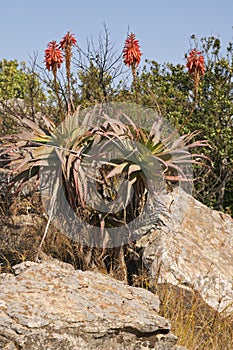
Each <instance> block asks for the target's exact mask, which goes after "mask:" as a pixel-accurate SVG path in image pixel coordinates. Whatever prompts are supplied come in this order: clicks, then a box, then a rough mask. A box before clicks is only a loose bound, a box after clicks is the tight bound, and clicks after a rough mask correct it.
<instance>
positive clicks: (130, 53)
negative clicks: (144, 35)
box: [123, 33, 142, 68]
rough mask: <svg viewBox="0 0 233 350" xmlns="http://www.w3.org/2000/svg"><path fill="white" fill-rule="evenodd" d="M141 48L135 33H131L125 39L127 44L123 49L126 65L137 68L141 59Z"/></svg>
mask: <svg viewBox="0 0 233 350" xmlns="http://www.w3.org/2000/svg"><path fill="white" fill-rule="evenodd" d="M141 56H142V53H141V50H140V45H139V43H138V40H136V37H135V34H133V33H131V34H129V35H128V36H127V38H126V40H125V46H124V50H123V59H124V63H125V65H127V66H129V67H134V68H136V67H137V66H138V65H139V63H140V60H141Z"/></svg>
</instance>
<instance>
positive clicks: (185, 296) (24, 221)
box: [0, 197, 233, 350]
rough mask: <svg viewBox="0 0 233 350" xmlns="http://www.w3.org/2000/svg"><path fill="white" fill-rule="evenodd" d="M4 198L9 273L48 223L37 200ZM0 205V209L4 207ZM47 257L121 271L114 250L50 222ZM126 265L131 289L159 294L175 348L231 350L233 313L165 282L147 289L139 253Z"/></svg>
mask: <svg viewBox="0 0 233 350" xmlns="http://www.w3.org/2000/svg"><path fill="white" fill-rule="evenodd" d="M8 200H9V201H8V206H6V198H4V200H3V199H2V201H1V203H0V210H1V211H0V220H1V233H0V234H1V246H0V264H1V266H2V272H12V266H13V265H15V264H17V263H20V262H22V261H25V260H34V259H35V257H36V256H37V253H38V247H39V245H40V241H41V238H42V236H43V232H44V230H45V226H46V222H47V219H46V218H45V217H43V216H42V215H41V213H42V211H41V210H42V209H41V206H40V205H39V204H38V198H37V199H35V201H34V200H32V199H30V200H28V199H26V198H23V197H19V198H18V199H15V200H12V199H8ZM3 202H4V205H3ZM43 252H44V253H45V254H47V255H48V256H51V257H53V258H57V259H59V260H62V261H64V262H67V263H70V264H72V265H73V266H74V267H75V268H76V269H82V270H88V269H89V270H97V271H100V272H102V273H105V274H106V273H109V274H110V275H113V276H114V277H116V278H118V279H120V280H122V279H123V277H122V270H121V268H120V267H119V265H118V262H117V261H115V260H114V251H113V250H107V251H106V252H105V254H104V255H103V254H102V253H103V252H102V251H101V250H99V249H96V248H95V249H94V248H93V249H90V248H88V247H86V248H85V247H81V246H80V245H78V244H77V243H73V242H71V241H70V240H69V238H68V237H67V236H64V235H63V234H61V233H60V232H59V231H58V230H57V229H56V227H54V226H53V225H52V224H51V225H50V227H49V231H48V235H47V237H46V239H45V242H44V244H43ZM124 253H127V254H126V265H127V268H128V277H129V282H130V284H131V285H134V286H138V287H143V288H146V289H148V290H150V291H152V292H154V293H155V294H157V295H158V296H159V299H160V302H161V308H160V314H161V316H164V317H165V318H167V319H169V320H170V321H171V324H172V332H173V333H174V334H175V335H176V336H177V337H178V339H179V345H183V346H186V347H187V348H188V349H189V350H202V349H203V350H204V349H205V350H223V349H224V350H232V349H233V314H230V315H227V314H224V312H222V313H219V312H217V311H215V310H213V309H212V308H211V307H209V306H208V305H207V304H206V303H205V302H204V301H203V299H202V298H201V297H200V295H199V294H198V293H196V292H194V291H192V290H190V289H188V288H186V289H185V288H179V287H178V286H177V287H176V286H172V285H169V284H167V283H164V284H161V283H160V284H158V283H155V284H154V285H151V284H150V283H149V282H148V277H147V274H146V273H144V274H143V273H142V272H141V271H140V268H138V266H140V264H141V260H140V258H139V259H138V261H136V262H135V258H136V256H139V255H140V254H141V252H135V254H134V252H132V249H131V253H129V252H127V251H126V250H124Z"/></svg>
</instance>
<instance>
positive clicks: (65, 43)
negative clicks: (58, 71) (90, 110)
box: [60, 31, 77, 113]
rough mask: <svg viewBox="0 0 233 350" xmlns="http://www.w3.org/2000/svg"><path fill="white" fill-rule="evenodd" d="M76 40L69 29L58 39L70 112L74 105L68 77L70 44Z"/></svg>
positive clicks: (69, 70)
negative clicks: (63, 56) (63, 60)
mask: <svg viewBox="0 0 233 350" xmlns="http://www.w3.org/2000/svg"><path fill="white" fill-rule="evenodd" d="M76 45H77V41H76V39H75V37H74V34H71V33H70V32H69V31H68V32H67V34H66V35H65V36H64V37H63V38H62V39H61V41H60V48H61V49H62V50H63V51H64V54H65V61H66V78H67V91H68V98H69V103H68V113H70V112H71V106H72V108H73V110H74V106H73V103H72V98H71V86H70V77H71V68H70V65H71V56H72V46H76Z"/></svg>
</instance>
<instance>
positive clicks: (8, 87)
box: [0, 60, 28, 101]
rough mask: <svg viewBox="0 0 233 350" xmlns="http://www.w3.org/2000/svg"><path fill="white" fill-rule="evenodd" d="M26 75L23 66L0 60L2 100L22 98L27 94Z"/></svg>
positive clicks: (0, 93) (14, 62) (0, 92)
mask: <svg viewBox="0 0 233 350" xmlns="http://www.w3.org/2000/svg"><path fill="white" fill-rule="evenodd" d="M27 85H28V74H26V73H25V64H24V63H22V65H21V66H20V64H19V63H18V62H17V61H16V60H14V61H7V60H2V61H1V62H0V95H1V99H2V100H5V101H7V100H9V99H10V98H24V97H25V95H26V92H27Z"/></svg>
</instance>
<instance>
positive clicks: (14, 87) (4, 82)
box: [0, 60, 45, 134]
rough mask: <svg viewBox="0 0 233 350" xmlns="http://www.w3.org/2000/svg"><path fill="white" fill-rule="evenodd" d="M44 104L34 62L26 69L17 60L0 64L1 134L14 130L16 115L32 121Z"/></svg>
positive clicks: (43, 96)
mask: <svg viewBox="0 0 233 350" xmlns="http://www.w3.org/2000/svg"><path fill="white" fill-rule="evenodd" d="M44 102H45V94H44V93H43V90H42V87H41V84H40V82H39V77H38V74H37V73H36V72H35V62H33V63H32V65H31V67H30V68H29V67H27V66H26V64H25V63H24V62H22V63H18V62H17V60H13V61H7V60H2V61H1V62H0V125H1V133H3V134H4V133H9V132H11V131H12V128H14V124H15V123H14V119H15V118H17V115H18V114H20V115H27V116H29V117H30V118H31V119H32V120H35V119H36V114H37V113H39V112H41V111H42V109H43V105H44Z"/></svg>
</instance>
